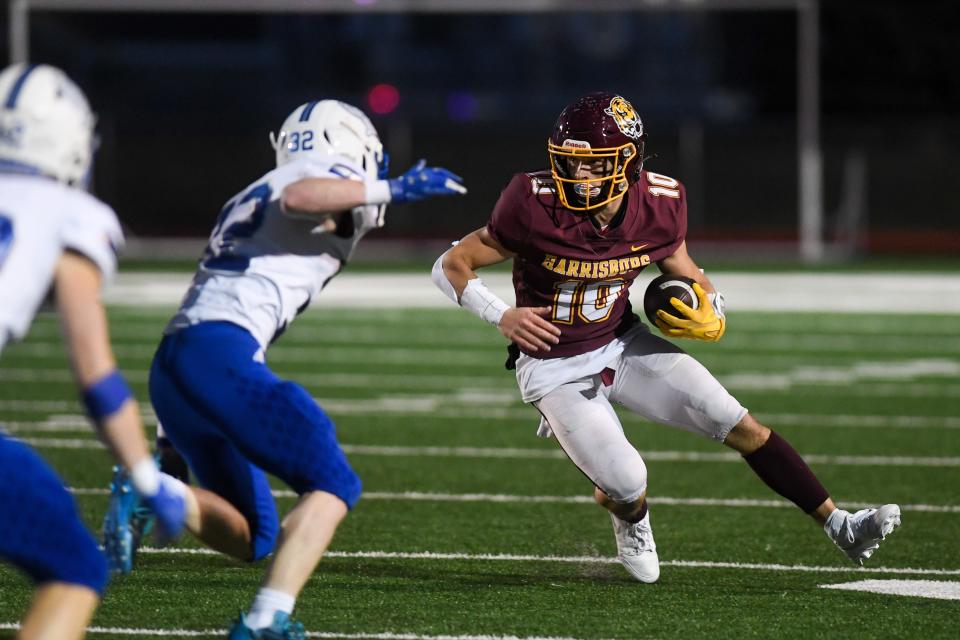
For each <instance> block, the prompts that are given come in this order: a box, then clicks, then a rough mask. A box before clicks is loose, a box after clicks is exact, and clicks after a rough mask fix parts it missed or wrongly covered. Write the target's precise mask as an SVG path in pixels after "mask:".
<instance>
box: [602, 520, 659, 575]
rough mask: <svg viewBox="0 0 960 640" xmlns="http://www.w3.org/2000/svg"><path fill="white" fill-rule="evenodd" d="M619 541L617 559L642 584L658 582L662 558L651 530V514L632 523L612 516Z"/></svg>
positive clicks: (615, 533) (614, 531) (614, 530)
mask: <svg viewBox="0 0 960 640" xmlns="http://www.w3.org/2000/svg"><path fill="white" fill-rule="evenodd" d="M610 519H611V520H613V534H614V536H615V537H616V539H617V558H618V559H619V560H620V562H621V563H623V566H624V567H626V569H627V571H629V572H630V575H632V576H633V577H634V578H636V579H637V580H639V581H640V582H646V583H651V582H656V581H657V579H658V578H659V577H660V558H658V557H657V545H656V543H655V542H654V541H653V529H651V528H650V512H649V511H648V512H647V515H645V516H644V517H643V520H641V521H640V522H635V523H630V522H626V521H624V520H621V519H620V518H618V517H617V516H615V515H613V514H612V513H611V514H610Z"/></svg>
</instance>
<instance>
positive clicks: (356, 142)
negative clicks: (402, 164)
mask: <svg viewBox="0 0 960 640" xmlns="http://www.w3.org/2000/svg"><path fill="white" fill-rule="evenodd" d="M270 142H271V144H273V148H274V150H275V151H276V152H277V166H278V167H279V166H281V165H284V164H287V163H288V162H292V161H294V160H298V159H300V158H311V157H313V158H326V159H329V158H332V157H340V158H345V159H347V160H350V161H351V162H353V163H354V164H356V165H357V166H359V167H361V168H362V169H363V171H364V173H365V174H366V177H367V178H368V179H375V178H376V177H377V175H378V172H379V170H380V167H381V166H382V165H383V163H384V159H383V145H382V144H381V143H380V137H379V136H378V135H377V130H376V129H375V128H374V126H373V123H372V122H370V119H369V118H368V117H367V116H366V115H365V114H364V113H363V112H362V111H360V109H357V108H356V107H354V106H352V105H349V104H347V103H345V102H340V101H339V100H314V101H313V102H307V103H306V104H302V105H300V106H299V107H297V108H296V109H294V110H293V113H291V114H290V115H289V116H287V119H286V120H285V121H284V123H283V126H282V127H281V129H280V133H278V134H276V135H275V134H273V133H271V134H270Z"/></svg>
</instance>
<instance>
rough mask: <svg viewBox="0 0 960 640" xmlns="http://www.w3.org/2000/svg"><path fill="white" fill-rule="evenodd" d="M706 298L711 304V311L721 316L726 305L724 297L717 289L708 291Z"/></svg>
mask: <svg viewBox="0 0 960 640" xmlns="http://www.w3.org/2000/svg"><path fill="white" fill-rule="evenodd" d="M707 300H709V301H710V304H711V305H713V312H714V313H715V314H717V317H718V318H723V317H724V315H723V310H724V308H725V307H726V306H727V302H726V300H725V299H724V297H723V294H722V293H720V292H719V291H716V292H714V293H708V294H707Z"/></svg>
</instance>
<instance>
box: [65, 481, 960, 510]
mask: <svg viewBox="0 0 960 640" xmlns="http://www.w3.org/2000/svg"><path fill="white" fill-rule="evenodd" d="M70 491H71V492H72V493H74V494H75V495H78V496H105V495H109V494H110V490H109V489H107V488H105V487H72V488H70ZM271 493H272V494H273V496H274V497H276V498H296V497H297V495H298V494H297V493H296V492H294V491H290V490H289V489H274V490H273V491H271ZM362 498H363V500H387V501H389V502H397V501H404V500H409V501H413V502H489V503H494V504H590V505H592V504H595V502H594V499H593V496H520V495H508V494H502V493H430V492H424V491H366V492H364V493H363V496H362ZM647 501H648V502H649V503H650V504H652V505H668V506H679V507H735V508H748V509H758V508H773V509H795V508H796V507H795V506H794V505H793V504H792V503H790V502H787V501H786V500H752V499H748V498H670V497H666V496H659V497H649V498H647ZM843 506H844V507H846V508H850V509H865V508H868V507H875V506H876V504H875V503H869V502H855V501H849V500H844V501H843ZM900 509H901V510H903V511H923V512H927V513H960V505H936V504H902V505H900Z"/></svg>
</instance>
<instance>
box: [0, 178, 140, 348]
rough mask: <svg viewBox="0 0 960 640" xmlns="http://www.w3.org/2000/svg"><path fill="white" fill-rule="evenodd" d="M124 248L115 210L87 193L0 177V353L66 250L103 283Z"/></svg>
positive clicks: (25, 324) (29, 315)
mask: <svg viewBox="0 0 960 640" xmlns="http://www.w3.org/2000/svg"><path fill="white" fill-rule="evenodd" d="M122 246H123V233H122V232H121V230H120V223H119V222H118V221H117V216H116V214H115V213H114V212H113V209H111V208H110V207H109V206H107V205H106V204H104V203H102V202H100V201H99V200H97V199H96V198H94V197H93V196H91V195H90V194H88V193H86V192H85V191H81V190H79V189H74V188H72V187H67V186H65V185H63V184H61V183H59V182H55V181H54V180H51V179H49V178H44V177H39V176H31V175H19V174H4V173H0V349H2V348H3V345H4V344H5V343H6V342H8V341H10V340H20V339H22V338H23V337H24V336H25V335H26V333H27V330H28V329H29V328H30V323H31V322H32V321H33V317H34V315H35V314H36V312H37V309H38V308H39V307H40V304H41V303H42V302H43V300H44V298H45V297H46V295H47V291H49V289H50V285H51V283H52V282H51V281H52V279H53V271H54V268H55V267H56V264H57V261H58V260H59V258H60V255H61V254H62V253H63V251H64V250H68V249H69V250H72V251H76V252H78V253H80V254H82V255H84V256H86V257H87V258H89V259H90V260H91V261H92V262H93V263H94V264H95V265H96V266H97V268H98V269H100V273H101V274H102V276H103V283H104V284H106V282H108V281H109V280H110V279H111V278H113V275H114V273H116V270H117V250H118V249H119V248H120V247H122Z"/></svg>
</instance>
